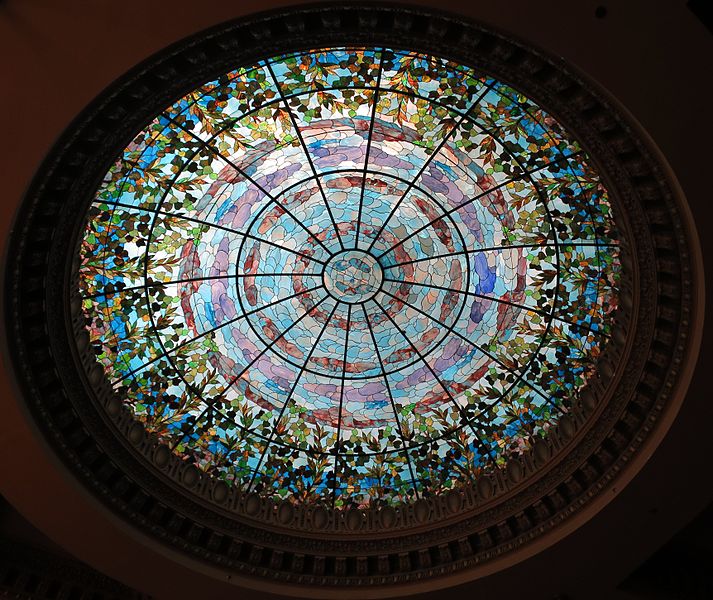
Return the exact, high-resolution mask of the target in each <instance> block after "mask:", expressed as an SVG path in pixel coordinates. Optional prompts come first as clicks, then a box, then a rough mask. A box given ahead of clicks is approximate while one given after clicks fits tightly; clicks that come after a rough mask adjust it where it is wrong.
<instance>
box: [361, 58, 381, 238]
mask: <svg viewBox="0 0 713 600" xmlns="http://www.w3.org/2000/svg"><path fill="white" fill-rule="evenodd" d="M383 66H384V49H383V48H382V49H381V52H379V70H378V72H377V74H376V87H375V88H374V91H373V93H372V102H373V106H372V109H371V120H370V122H369V135H368V137H367V139H366V151H365V153H364V173H362V179H361V191H360V193H359V212H358V214H357V222H356V233H355V234H354V249H355V250H358V249H359V234H360V232H361V217H362V210H363V209H364V188H366V175H367V173H368V170H369V153H370V152H371V138H372V136H373V134H374V122H375V121H376V108H377V104H378V103H379V85H380V84H381V74H382V72H383Z"/></svg>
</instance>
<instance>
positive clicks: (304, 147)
mask: <svg viewBox="0 0 713 600" xmlns="http://www.w3.org/2000/svg"><path fill="white" fill-rule="evenodd" d="M265 65H266V66H267V69H268V70H269V71H270V75H271V76H272V79H273V81H274V82H275V87H276V88H277V92H278V94H279V95H280V98H282V103H283V105H284V107H285V110H286V111H287V113H288V114H289V115H290V121H292V127H293V128H294V130H295V134H296V135H297V138H298V139H299V141H300V145H301V146H302V150H303V151H304V154H305V158H306V159H307V163H308V164H309V166H310V169H312V173H313V175H314V179H315V181H316V182H317V187H318V188H319V192H320V193H321V194H322V199H323V200H324V206H325V207H326V208H327V213H329V218H330V220H331V221H332V226H333V227H334V233H335V235H336V237H337V241H338V242H339V245H340V246H341V248H342V250H344V249H345V246H344V241H343V240H342V236H341V234H340V233H339V227H338V226H337V222H336V221H335V219H334V214H333V213H332V207H331V206H329V201H328V200H327V195H326V194H325V193H324V188H323V187H322V180H321V178H320V177H319V175H318V173H317V169H316V168H315V166H314V162H313V161H312V156H310V153H309V148H307V144H305V141H304V138H303V137H302V131H301V130H300V127H299V125H298V124H297V119H295V115H294V113H293V112H292V109H291V108H290V103H289V102H288V101H287V99H286V98H285V96H284V92H283V91H282V86H281V85H280V82H279V81H278V79H277V77H276V76H275V72H274V71H273V70H272V65H270V63H269V62H266V63H265Z"/></svg>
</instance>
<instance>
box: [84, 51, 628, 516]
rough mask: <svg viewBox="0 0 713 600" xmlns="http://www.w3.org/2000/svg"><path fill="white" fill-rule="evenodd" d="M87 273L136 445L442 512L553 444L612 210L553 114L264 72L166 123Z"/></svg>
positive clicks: (594, 334)
mask: <svg viewBox="0 0 713 600" xmlns="http://www.w3.org/2000/svg"><path fill="white" fill-rule="evenodd" d="M80 254H81V266H80V290H81V294H82V296H83V298H84V300H83V307H84V312H85V315H86V320H87V327H88V328H89V330H90V335H91V339H92V343H93V347H94V349H95V352H96V354H97V356H98V359H99V360H100V361H101V362H102V364H103V365H104V367H105V371H106V374H107V377H108V378H109V380H110V381H111V382H112V383H113V385H114V387H115V389H116V391H117V394H118V395H119V396H120V397H121V398H122V400H123V401H124V402H125V403H126V404H127V405H128V406H129V407H130V408H131V409H132V410H133V412H134V414H135V415H136V417H137V418H138V419H139V420H141V421H142V422H143V423H144V425H145V427H146V429H147V430H148V431H150V432H153V433H155V434H157V435H158V436H159V437H160V438H161V439H162V440H163V441H165V443H166V444H168V445H169V446H170V447H171V448H172V450H173V451H174V452H176V453H178V454H179V455H181V456H183V457H184V458H185V460H186V461H189V462H193V463H195V464H196V465H197V466H198V467H199V468H201V469H203V470H205V471H207V472H210V473H213V474H215V475H217V476H219V477H221V478H223V479H224V480H225V481H226V482H228V483H229V484H233V485H237V486H239V487H240V488H241V489H243V490H252V491H257V492H260V493H262V494H265V495H275V496H279V497H282V498H285V499H290V500H294V501H295V502H319V503H324V504H326V505H332V506H336V507H340V506H345V505H353V504H357V505H362V506H363V505H369V504H374V503H383V502H386V503H394V502H399V501H410V500H414V499H416V498H418V497H422V496H428V495H432V494H437V493H441V492H443V491H445V490H448V489H451V488H453V487H456V486H459V485H462V484H463V483H465V482H472V481H474V480H476V479H477V478H478V475H479V474H480V473H481V472H483V471H484V470H487V469H489V468H491V467H492V466H493V465H502V464H504V463H506V462H507V459H508V457H509V456H510V455H512V454H513V453H518V452H521V451H522V450H523V449H526V448H528V447H529V446H530V445H531V444H532V443H533V441H534V440H535V439H537V438H538V437H540V436H544V435H546V432H547V429H548V428H549V427H551V426H552V425H553V424H555V423H556V422H557V420H558V419H559V418H560V417H561V416H562V415H564V414H566V413H567V412H568V410H569V408H570V406H571V401H572V400H573V399H574V398H575V397H576V395H577V392H578V390H579V389H580V388H582V386H583V385H584V384H585V383H586V381H587V380H588V378H589V377H590V376H591V374H592V372H593V370H594V365H595V362H596V358H597V356H598V354H599V352H600V350H601V348H602V347H603V345H604V344H605V343H606V341H607V338H608V336H609V332H610V327H611V318H610V315H611V313H612V311H613V310H614V309H615V308H616V305H617V285H618V279H619V276H618V273H619V261H618V236H617V233H616V232H615V230H614V223H613V220H612V215H611V209H610V204H609V202H608V199H607V192H606V189H605V187H604V185H603V184H602V181H601V179H600V177H599V175H598V174H597V172H596V169H595V166H594V165H593V164H592V162H591V161H590V159H589V158H588V157H587V155H586V153H585V152H584V151H583V150H582V149H581V148H580V147H579V145H578V144H577V142H576V140H575V139H574V138H573V137H572V136H571V135H570V134H568V133H567V132H566V131H564V130H563V128H562V127H561V126H560V125H559V123H558V122H557V121H556V120H555V119H554V118H553V117H552V116H551V115H549V114H547V113H546V112H544V111H543V110H542V109H541V108H540V107H539V106H538V105H536V104H535V103H534V102H533V101H532V100H530V99H529V98H527V97H525V96H523V95H522V94H521V93H520V92H518V91H517V90H515V89H513V88H512V87H509V86H508V85H507V84H505V83H503V82H501V81H497V80H494V79H492V78H490V77H489V76H488V75H486V74H485V73H480V72H478V71H477V70H474V69H472V68H469V67H466V66H462V65H459V64H454V63H452V62H449V61H447V60H445V59H441V58H438V57H434V56H427V55H423V54H418V53H413V52H401V51H397V50H387V49H381V48H348V49H344V48H330V49H319V50H314V51H310V52H306V53H300V54H294V55H289V56H279V57H275V58H271V59H269V60H265V61H261V62H259V63H258V64H256V65H252V66H249V67H246V68H240V69H237V70H235V71H232V72H229V73H226V74H225V75H223V76H221V77H220V78H218V79H217V80H215V81H211V82H209V83H206V84H204V85H202V86H200V87H198V88H196V89H195V90H194V91H193V92H191V93H190V94H188V95H186V96H185V97H183V98H181V99H180V100H178V101H177V102H175V103H174V104H172V105H171V106H169V107H167V108H166V109H165V110H164V111H163V112H162V113H161V114H159V115H158V116H156V117H155V119H154V120H153V121H151V122H150V123H149V124H148V125H146V127H145V128H144V129H143V130H142V131H141V132H140V133H139V134H138V135H137V136H136V137H135V138H134V140H133V141H132V142H131V143H130V144H129V145H128V146H127V147H126V149H125V150H124V152H123V154H122V155H121V156H120V157H118V158H117V160H116V162H115V163H114V164H113V166H111V168H110V169H109V170H108V172H107V174H106V176H105V178H104V181H103V182H102V184H101V186H100V188H99V190H98V191H97V193H96V197H95V200H94V202H93V204H92V206H91V208H90V210H89V217H88V220H87V223H86V228H85V231H84V235H83V240H82V246H81V250H80Z"/></svg>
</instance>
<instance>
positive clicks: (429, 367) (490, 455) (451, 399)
mask: <svg viewBox="0 0 713 600" xmlns="http://www.w3.org/2000/svg"><path fill="white" fill-rule="evenodd" d="M372 302H374V304H376V305H377V306H378V307H379V310H381V312H382V313H384V314H385V315H386V317H387V318H388V319H389V320H390V321H391V323H392V324H393V325H394V327H395V328H396V330H397V331H398V332H399V333H400V334H401V336H402V337H403V339H404V340H406V343H407V344H408V345H409V346H411V349H412V350H413V351H414V352H415V353H416V355H417V356H418V357H419V359H420V360H421V362H422V363H423V364H424V365H425V367H426V368H427V369H428V370H429V371H430V372H431V375H432V376H433V378H434V379H435V380H436V382H437V383H438V385H439V386H440V387H441V388H442V389H443V391H444V392H445V393H446V396H448V399H449V400H450V401H451V404H452V405H453V406H454V408H455V409H456V410H457V411H458V413H459V414H460V415H461V418H462V419H464V420H465V421H466V423H467V424H468V426H469V427H470V429H471V431H472V432H473V435H474V436H475V438H476V439H477V440H478V442H479V448H481V449H484V450H486V453H487V456H488V457H489V458H490V459H491V460H492V461H493V463H494V464H495V458H494V457H493V456H492V454H491V453H490V450H489V449H487V447H486V445H485V443H484V442H483V440H482V438H481V437H480V433H479V432H478V431H477V430H476V429H475V427H474V426H473V422H472V420H471V419H470V418H469V417H468V415H467V414H466V413H465V411H464V410H463V408H462V407H461V406H460V405H459V404H458V402H456V399H455V398H454V397H453V394H452V393H451V391H450V390H449V389H448V387H447V386H446V384H445V383H443V380H441V378H440V377H439V376H438V374H437V373H436V372H435V370H434V369H433V367H432V366H431V364H430V363H429V362H428V361H427V360H426V358H425V357H424V356H423V354H422V353H421V351H420V350H419V349H418V348H417V347H416V345H415V344H414V343H413V342H412V341H411V339H410V338H409V337H408V336H407V335H406V332H404V330H403V329H402V328H401V327H399V324H398V323H397V322H396V321H395V320H394V318H393V317H392V316H391V315H390V314H389V313H388V311H387V310H386V309H385V308H384V307H383V306H382V305H381V303H380V302H379V301H378V300H376V299H372Z"/></svg>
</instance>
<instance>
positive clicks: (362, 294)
mask: <svg viewBox="0 0 713 600" xmlns="http://www.w3.org/2000/svg"><path fill="white" fill-rule="evenodd" d="M322 277H323V279H324V288H325V289H326V290H327V291H328V292H329V294H330V295H331V296H332V297H333V298H336V299H337V300H341V301H342V302H348V303H350V304H355V303H360V302H366V301H367V300H370V299H371V298H373V297H374V296H375V295H376V292H378V291H379V288H380V287H381V282H382V281H383V278H384V274H383V270H382V269H381V265H380V264H379V261H378V260H376V259H375V258H374V257H373V256H371V254H367V253H366V252H362V251H360V250H345V251H344V252H341V253H339V254H337V255H335V256H333V257H332V258H331V259H330V260H329V262H328V263H327V264H326V266H325V267H324V272H323V274H322Z"/></svg>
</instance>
